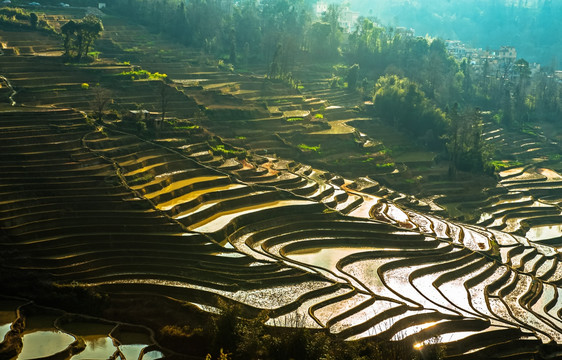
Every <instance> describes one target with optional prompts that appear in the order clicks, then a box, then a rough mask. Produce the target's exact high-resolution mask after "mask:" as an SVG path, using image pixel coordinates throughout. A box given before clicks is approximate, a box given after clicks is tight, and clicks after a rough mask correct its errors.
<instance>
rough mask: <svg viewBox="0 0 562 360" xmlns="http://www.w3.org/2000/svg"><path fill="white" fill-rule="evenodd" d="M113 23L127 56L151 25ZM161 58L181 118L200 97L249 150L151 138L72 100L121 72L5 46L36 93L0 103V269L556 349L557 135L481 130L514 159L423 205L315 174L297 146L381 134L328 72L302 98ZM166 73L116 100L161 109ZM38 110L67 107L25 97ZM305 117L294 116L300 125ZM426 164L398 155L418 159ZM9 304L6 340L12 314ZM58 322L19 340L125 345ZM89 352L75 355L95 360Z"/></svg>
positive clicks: (537, 353) (392, 337)
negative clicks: (366, 129)
mask: <svg viewBox="0 0 562 360" xmlns="http://www.w3.org/2000/svg"><path fill="white" fill-rule="evenodd" d="M119 26H120V25H119V22H112V21H111V20H110V21H108V22H107V24H106V30H107V31H106V34H105V35H104V40H109V39H115V40H116V41H117V42H118V43H120V44H121V50H119V49H118V48H116V49H115V51H116V53H114V54H111V56H116V57H119V56H123V54H124V53H125V54H130V53H132V52H130V51H129V52H126V51H123V49H126V48H130V47H134V46H136V44H137V43H136V42H135V41H134V38H136V37H139V36H141V35H142V36H148V35H146V34H147V33H146V30H144V29H143V28H142V27H135V28H134V29H133V28H129V27H127V26H125V27H119ZM127 29H130V32H127V31H128V30H127ZM111 34H113V35H111ZM0 36H9V34H6V33H4V32H1V33H0ZM2 41H4V40H2ZM20 46H23V45H20ZM30 49H31V50H30V51H36V50H35V48H34V45H30ZM43 50H44V51H47V50H48V49H43ZM142 52H143V51H142V49H139V51H136V52H134V53H136V54H137V55H138V54H142ZM182 54H188V52H186V53H182ZM152 55H153V54H152ZM152 55H151V56H147V57H144V58H143V57H142V56H140V55H139V61H140V62H141V63H142V64H143V66H144V67H146V68H147V69H149V70H150V71H153V72H154V71H159V72H161V73H167V74H168V75H169V78H170V79H171V80H172V81H173V82H174V85H175V86H177V87H178V88H180V89H183V92H180V91H178V92H175V93H174V98H173V101H172V103H173V104H174V105H173V106H172V105H171V109H170V115H171V116H176V117H178V118H180V119H185V118H193V117H194V116H195V115H194V114H195V112H196V111H197V109H199V108H201V107H204V108H206V109H207V112H206V116H204V117H203V118H202V120H201V121H202V123H203V125H205V126H206V127H208V128H209V129H211V130H212V131H213V132H214V133H216V134H219V135H221V137H222V138H223V139H224V140H225V143H226V144H227V145H228V144H229V143H230V144H233V145H237V146H239V147H240V148H243V149H242V150H246V152H244V153H243V155H239V156H237V157H233V156H226V155H225V154H224V152H221V151H220V149H219V148H218V147H216V146H213V142H212V141H211V140H212V139H210V138H209V137H208V136H207V137H206V135H201V136H200V137H199V138H197V141H195V140H194V139H195V137H191V138H185V137H184V138H182V137H181V136H180V135H178V134H176V133H173V132H172V133H170V134H161V135H162V136H161V137H160V138H156V139H154V140H153V141H147V140H143V139H140V138H139V137H137V136H136V135H134V134H131V133H128V132H125V131H123V127H119V125H107V124H106V125H105V126H104V127H101V125H102V124H98V126H100V127H94V126H91V125H88V124H87V122H86V119H85V117H84V115H83V114H82V113H80V112H78V111H76V110H65V109H64V108H74V109H84V110H89V107H90V104H89V99H88V94H86V93H84V92H83V91H81V88H80V85H81V83H83V82H89V83H95V82H97V81H101V82H102V84H103V83H104V79H106V77H107V76H111V75H112V74H115V73H118V72H121V71H124V70H126V69H128V67H127V66H125V65H115V64H110V63H103V65H102V66H99V67H97V68H96V67H88V68H86V67H84V68H81V67H76V68H73V70H72V71H71V72H70V71H69V68H68V67H67V66H65V65H64V64H62V63H60V62H58V61H57V60H56V59H55V58H46V57H43V56H41V57H39V56H29V57H27V56H26V57H22V56H15V55H11V54H5V55H3V56H0V65H2V67H1V69H2V75H5V76H7V78H9V79H10V81H11V82H12V83H13V84H14V86H15V87H16V89H17V90H18V95H17V96H16V100H17V103H18V105H19V104H24V105H27V106H30V107H8V106H6V108H8V110H4V111H2V112H0V138H1V139H0V140H1V141H0V170H1V171H0V179H1V181H0V193H1V194H2V196H1V197H0V227H1V229H2V231H3V232H4V233H5V235H6V236H4V237H3V238H2V240H1V241H0V248H1V249H2V252H6V251H9V252H10V254H13V256H11V257H9V258H7V259H6V262H5V266H6V267H8V268H12V269H20V270H29V271H33V270H37V271H42V272H45V273H48V274H49V275H50V276H52V277H54V278H55V279H56V280H58V281H60V282H61V283H66V284H69V283H74V284H78V285H81V286H85V287H92V288H95V289H97V290H99V291H102V292H105V293H109V294H124V295H127V294H155V295H160V296H166V297H169V298H172V299H177V300H181V301H186V302H189V303H191V304H193V305H195V306H197V307H199V308H201V309H203V310H206V311H212V312H215V311H218V310H220V309H217V308H216V307H217V306H219V305H218V304H219V299H221V300H223V301H226V302H227V303H231V304H240V305H241V306H242V307H243V309H244V313H245V314H246V315H247V316H256V315H257V314H259V313H260V311H261V310H268V311H269V313H268V314H269V319H268V324H270V325H275V326H297V325H298V326H306V327H310V328H316V329H324V330H325V331H327V332H330V333H332V334H335V335H337V336H339V337H341V338H343V339H347V340H355V339H360V338H369V337H377V338H378V339H382V340H389V341H404V342H405V343H406V344H407V345H408V346H415V347H416V348H420V347H422V346H424V344H426V343H427V344H429V343H436V342H437V343H441V344H442V345H443V347H444V351H445V357H446V358H447V359H459V360H460V359H487V358H502V359H530V358H549V357H550V358H556V357H557V356H560V348H559V346H558V345H557V344H561V343H562V339H561V337H562V318H561V316H562V311H561V310H562V301H561V300H560V296H561V295H562V293H561V289H560V285H561V281H562V268H561V265H560V263H559V258H560V256H559V247H560V246H562V244H561V242H560V239H561V238H562V233H561V229H560V223H561V222H562V221H561V216H562V215H561V213H562V209H561V203H562V196H561V195H560V194H561V193H562V189H561V186H562V177H561V176H560V175H559V174H560V171H562V165H561V164H560V161H559V160H556V159H550V158H549V156H548V154H552V153H556V152H559V149H560V148H559V145H558V144H557V143H555V142H552V141H549V140H548V139H546V138H544V139H543V138H541V137H537V136H521V137H516V136H515V135H514V134H511V133H509V132H507V131H505V130H503V129H498V128H497V127H494V125H493V124H487V125H486V126H487V135H488V137H487V141H489V142H491V143H495V144H496V145H497V152H498V154H499V155H498V156H504V155H505V158H506V159H508V160H510V161H515V160H518V161H520V162H521V164H523V165H521V166H515V167H513V168H511V169H507V170H505V171H503V172H500V173H499V174H498V176H499V177H500V181H499V182H498V183H495V182H493V181H490V184H491V185H489V184H488V183H486V184H485V185H486V186H485V187H486V190H485V191H484V192H482V194H481V195H480V196H479V197H474V196H473V193H470V194H466V193H463V191H464V189H465V188H464V186H469V185H468V184H465V183H462V182H461V183H458V182H457V183H452V182H446V181H441V179H437V181H434V182H432V181H428V183H427V186H425V187H424V191H425V192H424V193H420V194H419V195H420V196H419V197H420V198H426V199H428V200H427V201H426V202H424V201H420V200H418V199H416V198H415V197H413V196H410V195H406V194H404V193H401V192H398V191H394V190H392V189H390V188H388V187H385V186H382V185H381V184H379V183H378V182H377V181H375V180H373V179H372V178H376V177H377V175H380V174H373V175H372V176H371V177H363V178H356V179H351V178H350V179H348V178H347V177H341V176H340V175H337V174H335V173H333V172H331V171H326V170H319V169H317V168H322V167H321V166H317V165H318V164H322V162H321V161H320V159H319V158H316V157H315V156H316V155H315V154H314V153H306V152H305V151H304V150H303V148H302V147H301V148H299V145H301V144H302V143H303V142H305V141H308V143H306V144H307V145H309V146H310V145H314V146H315V145H319V148H320V151H321V152H322V154H321V155H322V158H327V159H330V161H333V162H334V163H335V162H336V161H337V160H342V159H344V160H345V159H350V158H352V159H358V161H360V162H362V161H363V160H367V159H369V158H370V157H373V156H375V155H376V154H377V153H379V152H380V151H381V150H382V148H383V144H382V142H381V141H380V140H377V139H376V138H374V137H370V136H368V135H366V134H365V133H363V132H361V131H358V130H357V129H356V128H355V127H354V126H355V125H357V124H359V123H367V122H366V121H365V119H363V118H361V117H360V116H359V114H358V113H357V112H356V111H354V110H352V108H353V106H352V105H353V104H355V103H356V101H357V99H355V98H354V97H353V96H352V95H349V94H346V93H345V92H343V91H340V90H329V89H327V86H326V85H327V82H325V81H321V80H318V79H317V80H318V81H310V82H307V83H304V86H305V89H307V91H308V92H306V93H305V94H304V95H303V94H294V93H290V91H289V90H287V89H286V88H285V87H284V86H282V84H281V85H280V84H274V83H269V82H268V81H266V79H265V78H264V77H262V76H258V75H238V74H230V73H229V74H227V73H225V72H222V71H219V70H218V69H217V68H216V67H213V66H207V65H201V62H200V61H199V60H197V59H196V57H197V56H199V55H194V54H192V56H193V58H192V59H191V60H190V61H184V62H179V61H172V60H174V59H173V58H171V60H170V59H168V60H167V61H164V60H163V57H162V56H164V55H162V56H152ZM166 56H167V55H166ZM164 57H165V56H164ZM176 60H177V59H176ZM38 64H41V69H42V70H41V74H40V76H39V74H38V73H37V71H36V69H38ZM159 85H160V84H159V83H156V82H146V81H145V82H127V83H126V84H125V85H123V86H122V88H119V89H116V90H115V100H116V102H117V103H118V104H120V106H122V107H123V108H124V109H130V108H133V107H134V104H135V103H141V102H142V103H144V105H145V106H146V107H152V108H151V109H152V110H157V109H158V96H157V91H158V86H159ZM155 94H156V95H155ZM186 94H187V95H186ZM264 100H266V102H267V103H264V102H263V101H264ZM47 105H48V106H50V105H54V106H55V107H56V108H36V107H31V106H47ZM331 106H332V107H331ZM297 112H298V114H303V115H302V116H300V115H299V116H300V117H299V120H294V118H295V114H297ZM315 114H322V116H325V118H324V119H321V118H320V117H313V116H314V115H315ZM309 115H310V116H309ZM289 119H293V121H288V120H289ZM357 127H358V128H359V127H360V126H357ZM388 134H389V135H388V136H391V135H392V134H391V131H389V132H388ZM399 141H400V139H396V142H397V143H398V142H399ZM327 144H331V145H334V144H337V146H335V145H334V146H333V149H332V150H330V149H329V147H328V146H327ZM330 151H332V152H330ZM293 158H298V159H299V161H303V163H300V162H298V161H295V160H289V159H293ZM427 158H431V154H424V156H423V157H420V158H416V159H413V160H412V161H411V162H412V164H407V165H405V167H406V168H407V167H408V166H409V167H416V166H417V167H420V168H422V167H423V166H424V165H423V164H426V163H428V162H431V161H430V160H428V159H427ZM306 162H309V163H311V165H312V166H311V165H306V164H304V163H306ZM344 165H345V164H344ZM426 165H427V164H426ZM342 166H343V165H342ZM364 166H368V164H366V165H364ZM403 169H404V167H400V166H396V167H395V168H392V169H389V174H386V175H388V176H386V175H385V176H381V179H383V178H384V179H388V178H390V179H392V176H395V175H396V173H400V172H402V170H403ZM441 170H442V169H438V171H441ZM438 171H437V170H436V173H438ZM435 176H436V177H437V175H435ZM478 191H479V192H480V190H478ZM467 203H468V205H467ZM439 206H442V207H444V208H447V209H448V211H449V213H455V211H456V212H457V213H460V214H465V213H469V212H473V213H477V214H479V215H481V216H479V217H476V218H474V219H472V218H470V217H469V216H467V220H470V221H468V223H460V222H455V221H450V220H446V219H445V218H443V217H440V216H438V215H439V214H440V215H443V214H444V213H445V212H444V211H443V210H442V208H440V207H439ZM467 209H468V210H470V211H467ZM0 305H1V303H0ZM20 305H21V304H18V305H17V306H13V304H12V305H9V306H8V305H7V306H6V307H8V308H9V307H10V306H12V308H16V307H18V306H20ZM4 310H5V309H4V308H0V320H2V324H0V331H1V332H0V336H4V335H5V334H6V333H7V332H8V330H9V326H10V324H13V323H15V322H16V318H15V317H14V316H13V314H12V313H10V310H7V311H4ZM39 313H41V311H39ZM64 316H65V315H64V314H54V315H53V314H48V316H47V318H43V319H42V320H41V319H39V320H41V321H43V322H41V321H38V322H36V324H38V325H34V324H33V322H32V323H31V325H29V326H28V328H27V330H26V331H27V332H24V334H23V339H24V343H25V342H26V341H27V342H28V343H30V342H31V341H30V340H25V339H30V336H39V335H41V334H38V333H39V332H43V331H46V332H49V331H51V330H53V329H55V330H56V329H58V331H59V332H54V335H45V334H43V335H44V336H54V337H56V338H57V339H60V346H58V347H57V348H56V349H55V350H53V351H54V352H60V351H69V350H68V349H69V348H70V345H71V344H72V343H73V342H74V341H76V339H77V338H83V339H84V341H85V342H86V343H87V344H88V341H90V340H91V341H92V343H94V341H95V342H97V343H99V344H103V349H104V351H105V350H107V354H110V355H111V354H115V353H116V352H117V351H122V352H123V353H124V352H125V351H129V350H126V349H129V348H125V347H123V346H125V345H127V344H129V343H130V344H129V345H134V344H132V343H131V342H130V341H129V342H127V341H126V340H125V338H128V337H126V336H125V337H123V338H121V339H120V338H119V336H118V335H116V334H118V332H117V333H115V332H114V331H115V327H116V326H117V325H116V324H108V323H104V322H102V323H101V324H98V325H97V326H99V327H100V331H98V332H97V333H96V334H92V333H90V332H83V331H81V325H80V322H78V323H77V324H73V323H72V322H70V325H67V326H66V327H65V326H58V325H57V326H56V324H58V323H59V322H60V320H58V319H60V318H61V317H62V318H64ZM75 323H76V321H75ZM90 326H91V325H90ZM102 328H103V329H102ZM118 328H119V327H118V326H117V329H118ZM33 334H35V335H33ZM43 335H41V336H43ZM114 335H115V336H114ZM145 335H146V334H145ZM26 336H27V338H26ZM92 337H93V338H92ZM94 338H95V339H94ZM140 343H142V344H136V345H139V346H140V347H139V346H137V347H135V348H134V350H130V351H131V352H132V353H134V355H132V357H138V355H137V354H139V352H140V351H141V349H144V350H142V351H144V352H145V353H146V355H145V356H143V359H150V358H152V357H151V356H154V357H159V356H160V353H159V351H161V352H162V353H166V351H167V350H166V349H163V348H158V347H157V344H155V342H154V340H153V339H151V338H150V336H148V338H146V336H145V338H144V340H143V341H140ZM147 346H151V347H147ZM91 347H92V346H91ZM91 347H90V348H89V347H86V349H85V350H84V351H83V352H81V353H79V354H76V355H75V357H74V358H76V359H79V358H87V357H88V356H91V355H88V354H89V351H90V350H92V349H91ZM28 348H29V346H28ZM131 349H133V348H131ZM24 351H28V350H26V348H25V345H24ZM49 351H50V350H49ZM49 351H47V350H45V351H44V352H42V353H41V354H40V355H29V357H36V356H47V355H51V354H52V353H53V352H49ZM92 351H93V350H92ZM150 352H154V353H153V354H152V355H149V354H150ZM156 352H158V353H156ZM103 356H105V355H103ZM108 356H109V355H108ZM130 356H131V355H127V357H130ZM20 357H22V358H27V357H28V355H25V353H24V354H23V355H21V354H20Z"/></svg>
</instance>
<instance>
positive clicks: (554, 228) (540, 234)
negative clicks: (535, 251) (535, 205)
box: [525, 224, 562, 241]
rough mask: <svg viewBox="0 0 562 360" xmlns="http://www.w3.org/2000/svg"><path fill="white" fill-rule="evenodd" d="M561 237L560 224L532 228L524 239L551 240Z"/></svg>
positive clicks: (561, 225)
mask: <svg viewBox="0 0 562 360" xmlns="http://www.w3.org/2000/svg"><path fill="white" fill-rule="evenodd" d="M561 236H562V224H558V225H541V226H535V227H532V228H531V229H530V230H529V231H528V232H527V234H526V235H525V237H526V238H527V239H529V240H531V241H536V240H545V239H553V238H557V237H561Z"/></svg>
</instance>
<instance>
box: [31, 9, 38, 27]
mask: <svg viewBox="0 0 562 360" xmlns="http://www.w3.org/2000/svg"><path fill="white" fill-rule="evenodd" d="M38 22H39V18H38V17H37V14H36V13H34V12H32V13H31V14H29V25H31V27H32V28H33V29H36V28H37V23H38Z"/></svg>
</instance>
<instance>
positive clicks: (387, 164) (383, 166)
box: [375, 162, 396, 169]
mask: <svg viewBox="0 0 562 360" xmlns="http://www.w3.org/2000/svg"><path fill="white" fill-rule="evenodd" d="M375 166H376V167H377V168H378V169H389V168H394V167H395V166H396V164H395V163H393V162H389V163H384V164H376V165H375Z"/></svg>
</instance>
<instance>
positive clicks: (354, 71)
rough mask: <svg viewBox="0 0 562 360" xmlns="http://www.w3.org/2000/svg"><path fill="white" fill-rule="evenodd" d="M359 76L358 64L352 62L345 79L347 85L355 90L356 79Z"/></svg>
mask: <svg viewBox="0 0 562 360" xmlns="http://www.w3.org/2000/svg"><path fill="white" fill-rule="evenodd" d="M358 78H359V65H358V64H353V65H352V66H351V67H350V68H349V69H348V70H347V75H346V78H345V81H346V82H347V87H348V88H349V89H351V90H355V87H356V86H357V79H358Z"/></svg>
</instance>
